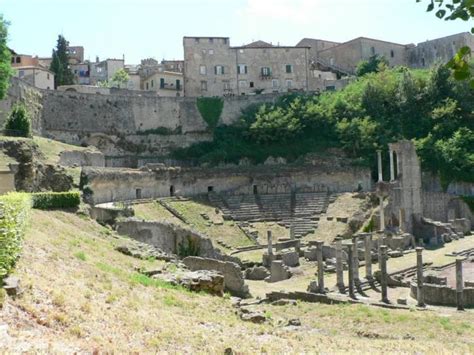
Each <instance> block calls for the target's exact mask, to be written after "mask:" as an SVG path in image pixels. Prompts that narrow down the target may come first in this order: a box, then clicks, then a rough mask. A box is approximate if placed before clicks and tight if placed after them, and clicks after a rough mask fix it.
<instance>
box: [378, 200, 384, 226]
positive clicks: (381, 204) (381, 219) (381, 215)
mask: <svg viewBox="0 0 474 355" xmlns="http://www.w3.org/2000/svg"><path fill="white" fill-rule="evenodd" d="M379 208H380V231H382V232H383V231H384V230H385V213H384V209H383V197H382V196H379Z"/></svg>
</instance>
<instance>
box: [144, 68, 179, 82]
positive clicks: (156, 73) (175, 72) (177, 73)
mask: <svg viewBox="0 0 474 355" xmlns="http://www.w3.org/2000/svg"><path fill="white" fill-rule="evenodd" d="M163 73H165V74H172V75H179V76H184V74H183V73H180V72H177V71H169V70H164V71H157V72H155V73H152V74H150V75H148V76H146V77H145V79H144V80H148V79H150V78H151V77H152V76H155V75H159V74H163Z"/></svg>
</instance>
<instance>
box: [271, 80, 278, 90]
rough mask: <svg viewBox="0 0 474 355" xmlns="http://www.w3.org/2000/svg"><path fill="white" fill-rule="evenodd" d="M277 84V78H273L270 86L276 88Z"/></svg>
mask: <svg viewBox="0 0 474 355" xmlns="http://www.w3.org/2000/svg"><path fill="white" fill-rule="evenodd" d="M278 86H279V83H278V80H277V79H273V80H272V88H274V89H277V88H278Z"/></svg>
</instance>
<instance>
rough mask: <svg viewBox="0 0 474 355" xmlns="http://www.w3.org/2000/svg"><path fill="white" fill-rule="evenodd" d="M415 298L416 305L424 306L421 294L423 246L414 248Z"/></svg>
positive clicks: (423, 297)
mask: <svg viewBox="0 0 474 355" xmlns="http://www.w3.org/2000/svg"><path fill="white" fill-rule="evenodd" d="M415 250H416V296H417V297H416V298H417V301H418V307H424V306H425V296H424V294H423V282H424V278H423V248H421V247H417V248H416V249H415Z"/></svg>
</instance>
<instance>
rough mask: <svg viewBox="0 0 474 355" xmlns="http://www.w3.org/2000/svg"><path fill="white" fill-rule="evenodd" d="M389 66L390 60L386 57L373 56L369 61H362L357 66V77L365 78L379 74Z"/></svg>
mask: <svg viewBox="0 0 474 355" xmlns="http://www.w3.org/2000/svg"><path fill="white" fill-rule="evenodd" d="M387 66H388V60H387V59H386V58H385V57H384V56H379V55H377V54H376V55H373V56H371V57H370V58H369V59H368V60H362V61H361V62H359V64H357V68H356V75H357V76H364V75H365V74H368V73H378V72H379V71H382V70H384V68H386V67H387Z"/></svg>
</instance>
